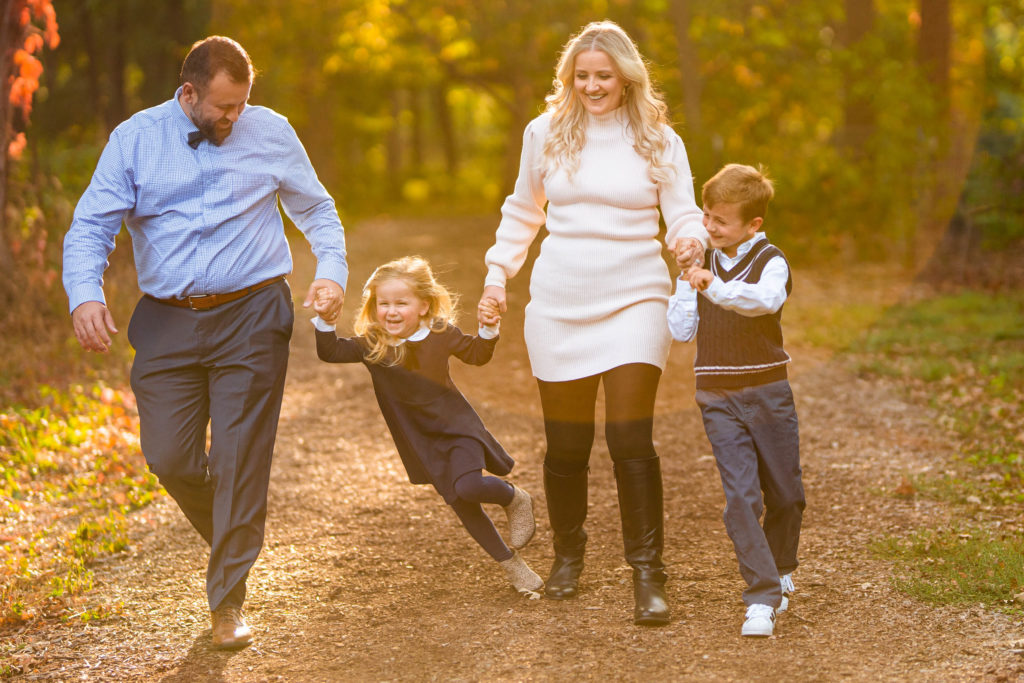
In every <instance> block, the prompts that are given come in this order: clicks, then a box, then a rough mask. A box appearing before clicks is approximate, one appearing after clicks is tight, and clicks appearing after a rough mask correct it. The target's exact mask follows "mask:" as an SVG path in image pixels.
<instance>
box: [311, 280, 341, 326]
mask: <svg viewBox="0 0 1024 683" xmlns="http://www.w3.org/2000/svg"><path fill="white" fill-rule="evenodd" d="M344 303H345V290H343V289H342V288H341V285H339V284H338V283H337V282H335V281H334V280H328V279H326V278H321V279H319V280H313V283H312V284H311V285H310V286H309V292H308V293H307V294H306V300H305V301H303V302H302V306H303V307H304V308H309V307H310V306H312V307H313V311H314V312H315V313H316V314H317V315H318V316H320V318H321V320H323V321H324V322H325V323H327V324H329V325H334V324H335V323H337V322H338V316H339V315H340V314H341V307H342V305H343V304H344Z"/></svg>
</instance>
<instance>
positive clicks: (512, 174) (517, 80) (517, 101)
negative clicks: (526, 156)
mask: <svg viewBox="0 0 1024 683" xmlns="http://www.w3.org/2000/svg"><path fill="white" fill-rule="evenodd" d="M512 88H513V89H514V91H515V95H514V96H513V97H512V100H511V102H509V107H508V110H509V113H510V114H511V120H510V121H509V131H510V133H509V136H508V140H509V142H508V144H507V145H506V146H505V158H504V163H503V164H502V173H501V190H502V195H503V196H505V195H508V194H510V193H511V192H512V190H513V189H514V188H515V186H516V178H517V177H518V176H519V159H520V156H521V155H522V147H521V144H520V141H521V140H522V135H523V131H524V130H525V129H526V124H527V123H529V122H530V103H532V102H533V90H532V88H531V87H530V82H529V81H528V80H527V79H526V77H525V76H524V75H522V74H519V73H516V74H514V75H513V80H512Z"/></svg>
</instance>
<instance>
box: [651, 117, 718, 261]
mask: <svg viewBox="0 0 1024 683" xmlns="http://www.w3.org/2000/svg"><path fill="white" fill-rule="evenodd" d="M665 135H666V137H667V138H668V144H667V145H666V149H665V152H666V153H665V157H666V160H667V161H668V162H669V163H671V164H672V166H673V167H674V168H675V175H674V177H673V178H672V179H671V180H669V181H667V182H663V183H661V184H660V185H659V186H658V200H659V202H660V204H661V214H662V216H663V217H664V218H665V226H666V227H667V232H666V234H665V243H666V244H667V245H669V246H670V247H671V246H672V244H673V243H674V242H675V241H676V240H677V239H679V238H680V237H694V238H696V239H698V240H700V243H701V244H703V245H704V247H705V248H707V244H708V233H707V231H706V230H705V229H704V212H703V211H702V210H701V208H700V207H699V206H697V200H696V197H695V195H694V192H693V172H692V171H690V161H689V159H688V158H687V156H686V147H685V146H684V145H683V141H682V139H681V138H680V137H679V135H678V134H677V133H676V132H675V131H674V130H672V129H671V128H667V127H666V130H665Z"/></svg>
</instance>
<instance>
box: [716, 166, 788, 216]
mask: <svg viewBox="0 0 1024 683" xmlns="http://www.w3.org/2000/svg"><path fill="white" fill-rule="evenodd" d="M700 196H701V201H703V202H704V206H706V207H709V208H711V207H714V206H715V205H716V204H739V205H740V215H741V216H742V217H743V220H745V221H752V220H754V219H755V218H764V214H765V212H766V211H767V210H768V202H769V201H771V199H772V197H774V196H775V187H774V186H773V185H772V181H771V180H770V179H769V178H768V176H767V175H765V173H764V170H763V169H757V168H754V167H753V166H745V165H743V164H727V165H726V166H725V167H724V168H722V170H721V171H719V172H718V173H716V174H715V175H713V176H712V177H711V179H710V180H708V181H707V182H706V183H704V187H703V188H701V193H700Z"/></svg>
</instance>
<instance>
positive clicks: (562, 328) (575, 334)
mask: <svg viewBox="0 0 1024 683" xmlns="http://www.w3.org/2000/svg"><path fill="white" fill-rule="evenodd" d="M556 76H557V78H556V80H555V82H554V88H553V91H552V92H551V94H550V95H548V97H547V100H546V101H547V110H546V111H545V112H544V114H542V115H541V116H539V117H537V118H536V119H534V120H533V121H532V122H530V124H529V125H528V126H527V128H526V133H525V135H524V136H523V153H522V160H521V163H520V169H519V178H518V180H517V181H516V186H515V190H514V191H513V193H512V194H511V195H509V197H508V198H507V199H506V200H505V203H504V205H503V206H502V220H501V223H500V225H499V226H498V230H497V233H496V239H495V244H494V246H492V247H491V248H490V249H489V250H488V251H487V255H486V257H485V261H486V263H487V269H488V272H487V278H486V281H485V283H484V284H485V286H484V293H483V296H482V297H481V310H480V316H481V321H482V322H486V320H485V319H488V318H489V316H488V315H487V314H486V311H485V308H484V307H485V303H486V302H487V300H488V299H490V300H493V301H494V302H497V303H498V306H499V309H500V310H501V311H504V310H506V297H505V283H506V281H507V280H508V279H509V278H511V277H513V276H515V274H516V273H517V272H518V271H519V269H520V268H521V267H522V265H523V262H524V261H525V259H526V254H527V250H528V248H529V246H530V243H531V242H532V241H533V239H534V238H535V237H536V235H537V232H538V230H539V229H540V226H541V225H544V224H546V225H547V229H548V232H549V235H548V237H547V238H546V239H545V240H544V243H543V245H542V248H541V253H540V256H539V257H538V258H537V261H536V263H535V264H534V267H533V275H532V278H531V281H530V303H529V304H528V305H527V307H526V322H525V329H524V335H525V338H526V345H527V350H528V351H529V355H530V364H531V366H532V369H533V374H534V376H535V377H536V378H537V384H538V386H539V388H540V398H541V407H542V409H543V412H544V430H545V434H546V437H547V452H546V454H545V458H544V490H545V495H546V496H547V503H548V515H549V518H550V521H551V528H552V531H553V533H554V549H555V560H554V564H553V565H552V568H551V574H550V576H549V577H548V579H547V581H546V582H545V594H546V595H547V596H548V597H551V598H555V599H564V598H570V597H573V596H575V595H576V593H577V590H578V584H579V576H580V572H581V571H582V569H583V551H584V546H585V544H586V539H587V535H586V532H585V531H584V529H583V523H584V521H585V519H586V515H587V471H588V467H587V464H588V461H589V459H590V450H591V446H592V445H593V441H594V412H595V404H596V401H597V388H598V385H599V384H602V383H603V384H604V392H605V402H606V419H605V435H606V438H607V442H608V449H609V451H610V452H611V457H612V461H613V464H614V470H615V481H616V484H617V487H618V495H619V511H620V514H621V518H622V535H623V541H624V546H625V553H626V560H627V561H628V562H629V564H630V565H631V566H632V567H633V587H634V598H635V601H636V606H635V611H634V621H635V622H636V623H637V624H645V625H663V624H667V623H668V621H669V610H668V605H667V603H666V600H665V578H666V577H665V568H664V565H663V564H662V560H661V552H662V537H663V533H662V526H663V522H662V485H661V466H660V464H659V460H658V455H657V453H655V451H654V444H653V439H652V423H653V416H654V400H655V395H656V393H657V389H658V380H659V379H660V377H661V372H662V370H663V369H664V367H665V362H666V360H667V357H668V350H669V345H670V343H671V339H670V336H669V332H668V328H667V325H666V322H665V312H666V309H667V301H668V296H669V293H670V290H671V280H670V276H669V272H668V268H667V267H666V265H665V262H664V260H663V259H662V257H661V245H660V244H659V242H658V240H657V237H658V209H659V207H660V208H661V212H662V215H663V216H664V218H665V223H666V225H667V227H668V232H667V237H666V241H667V243H668V244H669V245H670V248H671V249H672V250H673V251H674V252H675V253H676V254H677V255H678V256H679V257H680V258H681V259H682V262H683V263H688V262H698V261H700V260H701V258H702V256H703V253H704V246H705V244H706V241H707V233H706V232H705V230H704V227H703V225H702V217H703V213H702V211H701V210H700V209H699V208H698V207H697V204H696V202H695V200H694V194H693V181H692V179H691V176H690V167H689V162H688V161H687V158H686V150H685V149H684V147H683V143H682V140H680V139H679V136H678V135H676V133H675V132H674V131H673V130H672V129H671V128H670V127H669V125H668V122H667V118H666V115H665V111H666V107H665V104H664V102H663V101H662V99H661V97H660V96H659V95H658V94H657V93H656V92H655V91H654V89H653V88H652V86H651V82H650V77H649V75H648V73H647V68H646V65H645V63H644V61H643V58H642V57H641V56H640V53H639V52H638V51H637V49H636V46H635V45H634V44H633V41H632V40H631V39H630V38H629V36H627V35H626V33H625V32H624V31H623V30H622V29H621V28H619V27H618V26H617V25H616V24H614V23H612V22H607V21H605V22H598V23H592V24H590V25H588V26H586V27H585V28H584V29H583V31H582V32H581V33H580V34H579V35H577V36H575V37H573V38H572V39H571V40H569V42H568V43H567V44H566V46H565V48H564V50H563V51H562V55H561V58H560V59H559V62H558V67H557V71H556ZM545 204H547V212H546V213H545V210H544V206H545Z"/></svg>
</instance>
